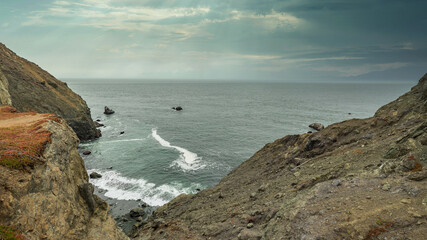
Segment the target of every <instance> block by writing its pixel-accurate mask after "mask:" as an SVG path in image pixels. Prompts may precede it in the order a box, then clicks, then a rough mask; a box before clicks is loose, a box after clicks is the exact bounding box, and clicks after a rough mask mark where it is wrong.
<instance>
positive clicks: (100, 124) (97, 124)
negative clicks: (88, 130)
mask: <svg viewBox="0 0 427 240" xmlns="http://www.w3.org/2000/svg"><path fill="white" fill-rule="evenodd" d="M93 123H94V124H95V127H97V128H99V127H103V126H104V124H102V123H99V122H97V121H94V122H93Z"/></svg>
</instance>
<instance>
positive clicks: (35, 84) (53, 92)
mask: <svg viewBox="0 0 427 240" xmlns="http://www.w3.org/2000/svg"><path fill="white" fill-rule="evenodd" d="M0 59H1V63H0V105H7V106H12V107H14V108H16V109H17V110H18V111H20V112H28V111H30V112H38V113H53V114H56V115H58V116H60V117H62V118H64V119H65V121H66V122H67V123H68V125H70V127H71V128H73V130H74V132H75V133H76V134H77V136H78V137H79V138H80V140H89V139H93V138H98V137H100V131H99V129H96V127H95V125H94V123H93V120H92V118H91V115H90V110H89V108H88V106H87V105H86V102H85V101H84V100H83V99H82V98H81V97H80V96H79V95H77V94H76V93H74V92H73V91H72V90H71V89H70V88H69V87H68V86H67V84H66V83H64V82H62V81H59V80H58V79H56V78H55V77H54V76H52V75H50V74H49V73H48V72H46V71H45V70H43V69H41V68H40V67H39V66H37V65H36V64H34V63H32V62H29V61H27V60H25V59H24V58H21V57H19V56H18V55H16V54H15V53H14V52H13V51H11V50H10V49H8V48H7V47H6V46H5V45H3V44H1V43H0Z"/></svg>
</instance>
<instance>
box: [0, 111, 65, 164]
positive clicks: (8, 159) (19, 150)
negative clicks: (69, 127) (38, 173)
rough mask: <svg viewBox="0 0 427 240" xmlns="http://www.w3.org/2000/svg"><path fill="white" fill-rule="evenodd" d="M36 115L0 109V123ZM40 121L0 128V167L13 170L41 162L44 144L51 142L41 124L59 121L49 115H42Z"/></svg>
mask: <svg viewBox="0 0 427 240" xmlns="http://www.w3.org/2000/svg"><path fill="white" fill-rule="evenodd" d="M32 115H36V113H17V112H16V110H15V109H14V108H11V107H3V108H0V121H2V120H8V119H13V118H19V117H21V118H22V117H24V116H32ZM42 116H43V117H42V118H41V119H40V120H37V121H34V122H30V123H28V124H19V125H11V126H8V125H6V126H0V165H3V166H7V167H10V168H14V169H25V168H26V167H30V168H32V167H34V165H35V164H37V163H41V162H43V160H42V154H43V152H44V149H45V147H46V144H47V143H49V142H50V141H51V139H50V136H51V133H50V132H48V131H47V130H45V129H43V127H42V125H43V123H45V122H47V121H49V120H53V121H60V120H59V119H58V118H57V117H55V116H52V115H50V114H43V115H42Z"/></svg>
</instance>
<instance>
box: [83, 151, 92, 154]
mask: <svg viewBox="0 0 427 240" xmlns="http://www.w3.org/2000/svg"><path fill="white" fill-rule="evenodd" d="M91 153H92V152H91V151H89V150H86V151H84V152H83V155H90V154H91Z"/></svg>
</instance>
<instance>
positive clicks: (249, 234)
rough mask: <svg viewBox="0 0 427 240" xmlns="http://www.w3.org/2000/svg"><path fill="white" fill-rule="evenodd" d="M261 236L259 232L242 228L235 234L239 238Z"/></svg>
mask: <svg viewBox="0 0 427 240" xmlns="http://www.w3.org/2000/svg"><path fill="white" fill-rule="evenodd" d="M261 237H262V234H261V233H260V232H258V231H256V230H252V229H243V230H242V231H241V232H240V233H239V235H238V236H237V238H238V239H239V240H259V239H261Z"/></svg>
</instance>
